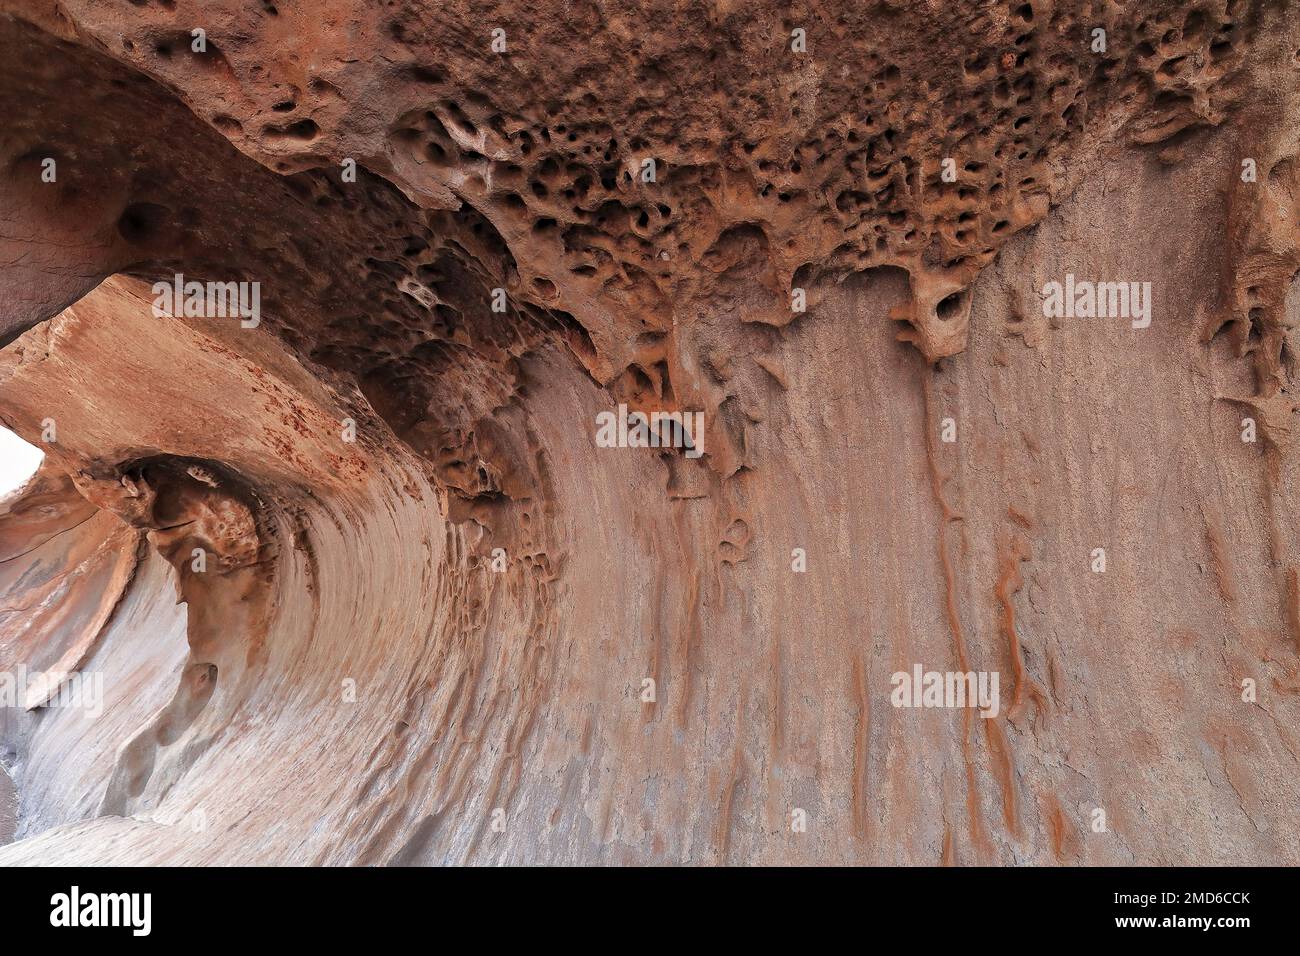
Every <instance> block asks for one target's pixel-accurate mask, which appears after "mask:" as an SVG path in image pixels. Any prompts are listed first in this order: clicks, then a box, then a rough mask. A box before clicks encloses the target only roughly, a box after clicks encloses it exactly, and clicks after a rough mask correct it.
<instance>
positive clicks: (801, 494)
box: [0, 0, 1300, 865]
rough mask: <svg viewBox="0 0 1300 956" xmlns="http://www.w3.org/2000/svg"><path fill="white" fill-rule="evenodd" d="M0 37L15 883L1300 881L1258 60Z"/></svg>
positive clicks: (1217, 38) (1135, 11)
mask: <svg viewBox="0 0 1300 956" xmlns="http://www.w3.org/2000/svg"><path fill="white" fill-rule="evenodd" d="M195 29H201V30H202V31H203V36H202V40H203V42H202V44H200V45H201V46H202V49H201V50H199V49H196V48H195V44H196V42H197V40H196V37H195V35H194V33H193V32H192V31H193V30H195ZM497 30H501V31H504V32H503V33H501V34H497V33H494V31H497ZM1099 30H1100V31H1103V35H1104V39H1105V43H1104V48H1099V46H1098V42H1097V33H1096V31H1099ZM799 31H803V34H802V37H800V36H799V35H798V34H799ZM0 37H2V38H3V48H4V49H5V50H6V54H7V55H6V56H5V57H3V58H0V109H2V110H3V114H4V115H5V116H6V117H7V118H9V121H8V122H7V124H6V126H5V127H4V128H3V129H0V200H2V201H0V253H3V261H4V263H5V265H4V267H3V269H0V301H3V302H4V303H5V308H4V309H3V311H2V312H0V342H4V343H6V344H5V347H4V348H3V350H0V421H3V423H4V424H5V425H6V426H8V427H10V428H12V429H13V430H15V431H16V432H17V433H18V434H20V435H22V436H23V437H25V438H26V439H27V440H29V441H32V442H33V443H38V444H40V446H41V447H42V449H43V450H44V451H45V452H46V460H45V463H44V465H43V467H42V471H41V472H40V474H39V475H38V476H37V478H36V479H35V480H34V481H33V482H31V483H29V484H28V485H27V486H26V487H25V488H24V489H22V490H21V491H20V492H19V493H18V494H16V495H14V496H12V497H11V498H9V499H7V500H5V501H3V502H0V670H2V671H13V670H16V669H17V668H19V667H27V668H30V669H31V670H33V671H36V670H41V671H52V672H54V673H55V674H64V673H72V672H76V673H84V674H96V675H100V676H101V677H102V680H103V691H104V693H103V700H102V704H103V707H102V714H100V715H98V716H96V717H94V718H88V717H87V716H86V715H85V714H84V713H81V712H78V711H77V710H75V709H68V708H60V707H56V706H52V705H51V703H50V700H49V697H50V695H51V694H53V693H55V692H56V691H57V690H58V686H57V685H58V680H57V679H55V680H54V681H46V682H45V683H44V684H42V685H40V686H38V687H36V688H35V689H34V690H33V692H32V693H33V694H34V695H35V696H30V695H29V697H28V698H26V699H24V701H23V705H22V706H21V707H10V708H5V709H2V710H0V745H2V746H3V750H0V753H3V754H4V755H6V761H5V766H6V768H7V770H8V771H9V773H10V774H11V776H12V778H13V781H14V785H15V788H16V801H17V813H16V820H15V825H16V829H17V832H16V837H17V842H14V843H12V844H10V845H8V846H5V847H4V848H3V849H0V862H6V863H62V862H82V863H85V862H89V863H268V864H270V863H311V864H418V865H427V864H434V863H495V862H507V863H602V864H627V863H634V864H660V863H685V864H717V863H727V864H747V863H767V864H775V863H795V864H811V863H881V864H940V863H943V864H977V863H979V864H993V863H997V864H1033V865H1052V864H1117V863H1139V864H1151V863H1196V864H1211V863H1247V864H1249V863H1261V862H1269V863H1294V862H1297V861H1300V835H1298V834H1297V830H1296V827H1295V825H1294V822H1293V820H1294V807H1295V806H1296V805H1297V798H1298V797H1300V785H1298V784H1297V777H1296V774H1295V769H1296V763H1297V751H1296V748H1297V743H1298V742H1297V734H1296V730H1295V724H1296V717H1297V700H1296V698H1297V695H1298V694H1300V673H1298V671H1297V664H1298V662H1300V658H1298V657H1297V654H1298V653H1300V583H1297V582H1298V581H1300V554H1297V548H1296V543H1295V537H1296V535H1295V528H1296V525H1295V518H1294V516H1295V513H1296V512H1295V508H1296V505H1297V502H1296V500H1295V494H1296V492H1295V490H1294V489H1295V488H1296V483H1295V473H1296V468H1297V457H1296V451H1295V447H1294V443H1293V441H1292V438H1291V427H1292V419H1293V415H1294V413H1295V403H1294V400H1293V399H1292V398H1291V395H1292V393H1293V390H1294V386H1293V379H1294V377H1295V373H1296V369H1295V354H1296V352H1295V348H1296V343H1295V332H1294V326H1295V324H1296V322H1297V320H1298V319H1300V297H1297V293H1296V292H1295V291H1294V289H1295V277H1296V274H1297V271H1298V270H1300V247H1298V246H1297V243H1296V238H1297V237H1296V225H1297V223H1300V208H1297V189H1296V185H1297V184H1296V176H1297V171H1296V170H1297V167H1296V162H1297V149H1298V143H1300V136H1298V133H1297V126H1296V122H1295V120H1294V117H1295V116H1296V115H1300V114H1298V113H1297V109H1296V107H1297V106H1300V102H1297V97H1298V93H1300V10H1297V8H1296V7H1295V5H1294V4H1292V3H1289V2H1281V3H1273V2H1263V0H1259V2H1244V0H1197V2H1183V3H1172V2H1144V3H1119V2H1088V0H1082V2H1064V0H1032V2H1028V3H1005V2H987V0H971V2H967V3H957V4H953V3H899V2H888V0H881V2H874V3H868V4H857V5H852V4H846V3H844V4H832V5H830V6H827V5H825V4H820V5H801V4H796V5H794V6H792V7H786V6H779V5H771V4H765V3H759V4H745V5H741V4H733V3H727V2H712V3H687V2H665V0H655V2H652V3H649V4H640V3H638V4H621V3H583V2H576V0H575V2H571V3H566V4H563V5H560V4H545V3H544V4H538V5H531V6H527V7H525V6H522V5H518V4H510V3H503V4H495V3H477V2H475V3H469V2H455V3H447V4H438V5H434V4H427V3H422V2H414V0H410V2H404V3H397V4H385V5H375V4H369V3H363V2H357V0H320V2H318V3H314V4H312V5H310V6H308V5H297V4H289V3H280V4H271V3H254V4H231V3H224V2H205V3H186V2H183V0H178V2H176V3H174V4H173V3H165V2H141V3H131V4H121V3H109V2H94V0H61V2H59V3H53V2H37V0H22V2H19V0H0ZM501 43H504V49H502V48H500V44H501ZM494 44H496V45H497V46H496V48H494ZM802 44H806V46H804V45H802ZM50 159H52V160H54V168H55V169H56V170H57V174H56V176H55V178H54V179H53V181H50V182H47V181H44V179H43V172H44V171H45V170H46V169H47V168H48V166H47V164H46V160H50ZM945 160H953V162H952V163H951V164H948V163H946V162H945ZM1246 161H1249V162H1248V163H1247V162H1246ZM1248 167H1249V170H1250V171H1251V172H1252V173H1253V175H1247V168H1248ZM651 174H653V175H652V176H651ZM950 180H951V181H950ZM178 273H181V274H183V275H184V276H185V277H186V278H187V279H191V280H197V281H203V282H207V281H212V282H249V283H252V282H256V283H258V284H259V289H260V296H261V298H260V303H261V313H260V315H259V316H258V320H257V322H256V323H255V324H252V325H250V324H249V323H241V322H240V321H239V320H238V318H232V317H211V316H207V317H204V316H184V315H182V316H180V317H171V316H157V315H155V314H154V311H155V310H154V305H155V298H156V294H155V292H154V290H153V289H152V288H151V285H152V284H153V283H154V282H156V281H162V282H164V283H168V284H170V283H171V282H172V280H173V277H174V276H175V275H176V274H178ZM1067 274H1068V275H1071V276H1076V277H1079V278H1080V279H1081V280H1084V281H1100V282H1120V281H1123V282H1129V281H1133V282H1137V283H1139V284H1140V283H1150V286H1149V288H1150V290H1151V293H1150V295H1151V297H1150V299H1149V300H1148V301H1149V304H1150V305H1151V311H1150V317H1151V322H1150V324H1149V326H1145V327H1144V326H1142V324H1141V322H1140V321H1138V322H1136V323H1135V322H1133V321H1130V320H1129V317H1128V316H1111V317H1092V318H1086V317H1066V316H1049V315H1048V314H1047V311H1045V310H1044V307H1043V303H1044V295H1043V291H1042V290H1043V289H1044V288H1045V285H1046V284H1047V283H1050V282H1053V281H1064V280H1065V277H1066V275H1067ZM494 306H503V310H502V311H497V310H495V309H494ZM1135 324H1136V326H1137V327H1135ZM620 404H622V405H625V406H627V407H628V408H630V409H631V410H633V411H640V412H644V413H647V414H648V413H652V412H656V411H658V412H694V411H700V412H703V414H704V432H703V436H702V442H701V443H698V445H697V447H695V448H691V449H686V448H606V447H600V446H599V445H598V444H597V441H596V435H597V422H598V416H599V415H600V414H601V413H604V412H609V411H611V410H612V409H616V408H617V407H618V406H619V405H620ZM1244 419H1249V420H1251V421H1252V422H1253V423H1254V428H1255V435H1254V437H1255V439H1256V440H1254V441H1243V438H1242V435H1243V428H1244V424H1243V420H1244ZM50 422H52V423H53V424H54V426H55V428H56V435H57V437H55V438H53V439H52V440H51V439H49V438H46V437H45V436H46V435H47V434H48V429H49V423H50ZM667 437H670V438H671V437H673V436H672V434H671V431H670V432H669V433H668V434H667ZM947 439H954V440H951V441H950V440H947ZM699 451H702V454H698V455H697V454H695V452H699ZM1097 549H1103V550H1104V552H1105V561H1106V564H1105V570H1104V572H1103V571H1098V570H1097ZM196 562H198V564H197V565H196ZM918 664H919V665H922V667H923V668H925V669H930V670H939V671H961V672H966V671H982V672H989V673H992V672H995V673H997V674H998V675H999V677H1000V687H1001V706H1000V708H999V711H998V713H997V715H996V716H993V717H989V718H984V717H981V716H979V714H978V713H977V712H976V711H975V710H973V709H971V708H959V709H949V708H933V709H924V708H922V709H910V708H900V707H896V706H894V703H893V701H892V700H891V689H892V685H891V677H892V675H893V674H895V673H897V672H904V673H910V672H911V670H912V668H913V667H914V666H915V665H918ZM647 681H650V682H652V684H647V683H646V682H647ZM1243 682H1246V684H1249V685H1251V686H1253V688H1254V693H1253V694H1247V693H1246V690H1245V685H1244V684H1243ZM651 686H652V687H653V700H648V699H646V698H647V688H648V687H651ZM0 783H3V781H2V780H0ZM3 800H4V794H3V793H0V836H3V834H4V829H3V826H4V820H3V813H4V811H3V806H2V804H3ZM1098 811H1102V812H1103V813H1104V820H1105V824H1104V828H1103V829H1098V828H1097V823H1098ZM804 824H806V825H804Z"/></svg>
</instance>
